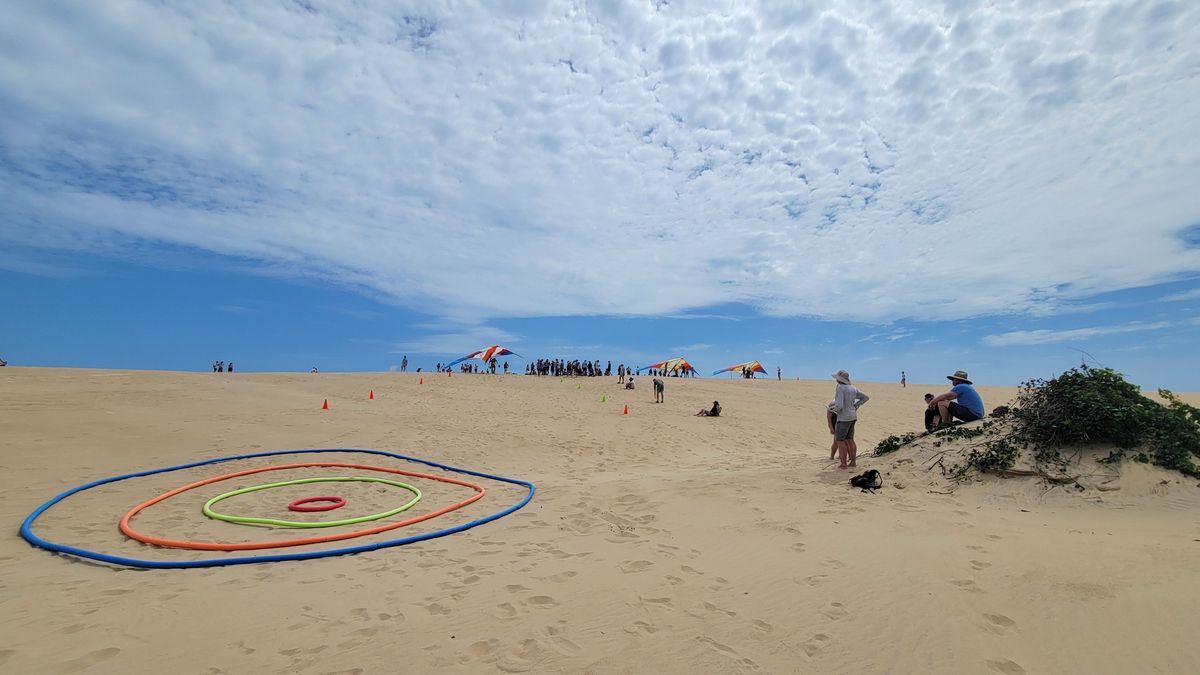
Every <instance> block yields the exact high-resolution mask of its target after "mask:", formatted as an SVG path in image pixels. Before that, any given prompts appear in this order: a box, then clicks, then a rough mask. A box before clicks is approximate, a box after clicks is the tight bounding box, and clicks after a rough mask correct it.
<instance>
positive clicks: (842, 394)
mask: <svg viewBox="0 0 1200 675" xmlns="http://www.w3.org/2000/svg"><path fill="white" fill-rule="evenodd" d="M868 400H870V397H869V396H867V395H866V394H864V393H862V392H861V391H859V390H858V387H855V386H854V385H852V384H841V383H838V386H837V390H836V391H834V394H833V403H834V405H833V414H835V415H837V421H839V422H853V421H854V420H856V419H858V408H859V406H861V405H862V404H864V403H866V402H867V401H868Z"/></svg>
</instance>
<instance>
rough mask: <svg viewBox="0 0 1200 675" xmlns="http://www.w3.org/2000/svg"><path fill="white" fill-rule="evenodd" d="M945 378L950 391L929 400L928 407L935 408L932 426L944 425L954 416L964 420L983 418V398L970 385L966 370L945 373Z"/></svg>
mask: <svg viewBox="0 0 1200 675" xmlns="http://www.w3.org/2000/svg"><path fill="white" fill-rule="evenodd" d="M946 379H947V380H950V385H951V386H950V391H948V392H946V393H944V394H942V395H941V396H936V397H934V398H933V399H932V400H930V401H929V406H928V408H929V409H930V410H937V418H935V420H934V422H935V423H934V426H935V427H944V426H946V425H948V424H950V423H951V422H953V421H954V420H955V418H957V419H960V420H962V421H964V422H974V421H975V420H980V419H983V399H982V398H980V396H979V392H977V391H975V387H973V386H971V380H970V379H968V378H967V371H965V370H956V371H954V374H953V375H947V376H946Z"/></svg>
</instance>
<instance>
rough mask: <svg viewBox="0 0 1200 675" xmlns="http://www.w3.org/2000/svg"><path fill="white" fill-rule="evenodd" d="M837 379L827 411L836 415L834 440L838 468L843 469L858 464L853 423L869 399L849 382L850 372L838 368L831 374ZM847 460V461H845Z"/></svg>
mask: <svg viewBox="0 0 1200 675" xmlns="http://www.w3.org/2000/svg"><path fill="white" fill-rule="evenodd" d="M833 379H835V380H837V383H838V384H837V389H836V390H834V392H833V403H830V404H829V411H830V412H832V413H833V414H834V415H836V416H837V424H836V425H835V428H834V436H833V438H834V442H835V443H837V446H838V459H839V460H840V462H839V468H842V469H845V468H847V467H851V466H858V464H857V462H856V460H857V459H858V446H857V445H855V444H854V423H855V422H857V421H858V409H859V408H860V407H862V404H864V403H866V402H867V401H868V400H870V397H869V396H867V395H866V394H864V393H862V392H861V391H859V390H858V387H855V386H854V385H853V384H850V373H847V372H846V371H844V370H839V371H837V372H836V373H834V374H833ZM847 460H849V462H847Z"/></svg>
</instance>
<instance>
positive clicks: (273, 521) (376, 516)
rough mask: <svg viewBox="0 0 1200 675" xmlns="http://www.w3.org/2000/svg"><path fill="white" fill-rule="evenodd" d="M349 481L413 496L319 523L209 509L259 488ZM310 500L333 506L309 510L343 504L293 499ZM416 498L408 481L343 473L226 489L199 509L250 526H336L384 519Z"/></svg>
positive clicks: (417, 492)
mask: <svg viewBox="0 0 1200 675" xmlns="http://www.w3.org/2000/svg"><path fill="white" fill-rule="evenodd" d="M352 481H364V482H368V483H386V484H388V485H394V486H396V487H400V488H404V489H405V490H408V491H409V492H412V493H413V495H415V496H414V497H413V498H412V499H410V500H408V501H407V502H405V503H404V505H402V506H400V507H399V508H395V509H391V510H389V511H383V512H381V513H372V514H371V515H368V516H359V517H357V518H346V519H344V520H323V521H320V522H312V521H303V520H279V519H277V518H251V517H246V516H231V515H228V514H224V513H217V512H216V511H213V510H212V505H213V504H216V503H217V502H219V501H221V500H224V499H229V498H230V497H236V496H238V495H244V494H246V493H247V492H258V491H259V490H269V489H271V488H277V487H283V486H285V485H301V484H304V483H348V482H352ZM314 500H317V501H320V500H325V501H334V502H335V505H334V506H323V507H322V506H317V507H308V508H309V509H310V510H313V511H331V510H333V509H336V508H337V507H338V506H345V504H346V500H345V499H342V498H341V497H308V498H307V499H297V500H296V501H298V502H305V501H314ZM337 500H341V503H340V504H339V503H336V502H337ZM419 501H421V491H420V490H418V489H417V488H415V487H413V486H411V485H409V484H408V483H401V482H400V481H396V480H388V479H386V478H371V477H369V476H343V477H328V478H326V477H321V478H301V479H299V480H285V481H283V482H282V483H267V484H265V485H252V486H250V487H247V488H242V489H240V490H234V491H233V492H226V493H225V494H223V495H217V496H216V497H213V498H212V499H210V500H208V501H207V502H205V503H204V508H203V509H201V511H203V512H204V515H206V516H208V517H209V518H214V519H216V520H224V521H225V522H229V523H241V524H251V525H276V526H278V527H336V526H338V525H357V524H358V523H366V522H369V521H372V520H381V519H383V518H387V517H388V516H394V515H396V514H397V513H400V512H401V511H407V510H409V509H411V508H412V507H413V506H414V505H415V504H416V503H417V502H419ZM295 503H296V502H292V504H288V508H291V506H292V505H293V504H295ZM303 508H305V507H303V506H302V507H301V509H303Z"/></svg>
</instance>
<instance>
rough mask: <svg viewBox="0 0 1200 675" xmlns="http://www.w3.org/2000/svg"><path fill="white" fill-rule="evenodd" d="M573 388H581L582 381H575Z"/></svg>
mask: <svg viewBox="0 0 1200 675" xmlns="http://www.w3.org/2000/svg"><path fill="white" fill-rule="evenodd" d="M575 388H576V389H583V383H581V382H576V383H575Z"/></svg>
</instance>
